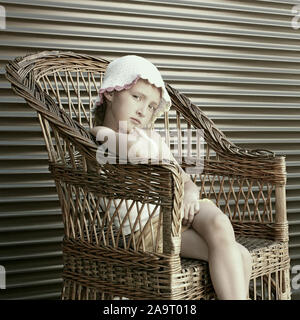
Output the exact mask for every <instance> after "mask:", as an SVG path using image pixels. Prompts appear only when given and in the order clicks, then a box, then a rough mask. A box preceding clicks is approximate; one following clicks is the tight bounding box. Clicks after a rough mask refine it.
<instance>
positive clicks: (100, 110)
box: [93, 98, 107, 127]
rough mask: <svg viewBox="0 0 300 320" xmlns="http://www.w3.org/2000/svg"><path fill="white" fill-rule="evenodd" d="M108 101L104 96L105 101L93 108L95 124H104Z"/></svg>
mask: <svg viewBox="0 0 300 320" xmlns="http://www.w3.org/2000/svg"><path fill="white" fill-rule="evenodd" d="M106 107H107V102H106V99H105V98H103V102H102V103H101V104H100V105H99V104H97V105H96V107H95V108H94V110H93V115H94V126H95V127H96V126H102V125H103V122H104V118H105V113H106Z"/></svg>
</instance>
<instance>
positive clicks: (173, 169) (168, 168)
mask: <svg viewBox="0 0 300 320" xmlns="http://www.w3.org/2000/svg"><path fill="white" fill-rule="evenodd" d="M77 146H78V143H77ZM92 152H93V151H92V150H88V154H91V153H92ZM90 160H91V159H90ZM49 169H50V171H51V173H52V175H53V177H54V179H55V180H56V181H57V182H59V181H63V182H64V183H67V184H70V185H71V184H74V183H75V184H76V187H80V188H82V189H83V190H85V192H87V193H88V194H90V195H93V197H94V203H99V201H100V198H103V197H105V198H109V199H121V200H123V199H124V200H136V201H139V202H141V203H149V204H154V205H159V206H161V212H162V223H163V226H164V227H163V237H162V241H163V253H164V254H169V255H170V254H171V255H173V254H179V252H180V240H181V237H180V236H181V205H182V199H183V191H184V188H183V179H182V176H181V171H180V168H179V166H178V164H176V163H175V162H169V163H163V164H145V163H143V164H132V163H127V164H110V163H106V164H102V165H99V164H98V163H97V161H96V155H95V156H94V159H93V161H90V162H89V165H88V168H87V170H82V169H80V168H78V170H76V169H75V168H73V167H71V166H70V168H67V167H66V165H65V164H58V163H50V164H49ZM75 179H76V182H75ZM99 181H101V183H99ZM97 206H98V205H97ZM97 206H96V207H97ZM87 219H90V220H91V221H92V219H91V217H88V218H87ZM92 223H93V222H92ZM87 224H89V223H88V222H87Z"/></svg>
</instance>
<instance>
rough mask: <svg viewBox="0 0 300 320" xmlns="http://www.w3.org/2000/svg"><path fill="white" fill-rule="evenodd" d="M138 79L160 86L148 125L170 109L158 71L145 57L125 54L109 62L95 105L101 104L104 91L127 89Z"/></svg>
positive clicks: (168, 98)
mask: <svg viewBox="0 0 300 320" xmlns="http://www.w3.org/2000/svg"><path fill="white" fill-rule="evenodd" d="M139 79H144V80H148V81H149V83H151V84H153V85H154V86H155V87H157V88H161V93H162V95H161V100H160V104H159V106H158V108H157V110H156V111H155V113H154V114H153V117H152V119H151V121H150V124H149V127H150V126H151V125H152V124H153V123H154V122H155V120H156V119H157V118H158V117H159V116H160V115H162V114H163V113H164V112H166V111H168V110H169V109H170V107H171V99H170V96H169V94H168V92H167V90H166V88H165V84H164V81H163V79H162V77H161V74H160V72H159V71H158V69H157V68H156V67H155V66H154V65H153V64H152V63H151V62H150V61H148V60H147V59H145V58H142V57H139V56H135V55H127V56H123V57H121V58H117V59H115V60H113V61H112V62H110V63H109V64H108V66H107V68H106V72H105V75H104V78H103V81H102V85H101V88H100V90H99V94H98V97H97V100H96V101H95V107H97V106H99V105H101V104H102V102H103V93H104V92H106V91H108V92H111V91H114V90H117V91H121V90H123V89H129V88H131V87H132V86H133V85H134V84H136V82H137V81H138V80H139Z"/></svg>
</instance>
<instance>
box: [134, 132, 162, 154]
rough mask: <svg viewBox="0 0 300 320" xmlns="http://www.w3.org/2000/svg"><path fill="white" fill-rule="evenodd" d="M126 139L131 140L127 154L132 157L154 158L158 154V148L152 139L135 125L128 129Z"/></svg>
mask: <svg viewBox="0 0 300 320" xmlns="http://www.w3.org/2000/svg"><path fill="white" fill-rule="evenodd" d="M128 141H133V144H132V145H131V146H130V148H129V150H128V156H129V157H130V158H132V159H134V158H135V157H137V158H147V159H149V158H150V159H156V158H157V156H158V148H157V145H156V143H155V142H154V140H152V139H151V138H150V137H148V135H147V134H146V133H145V132H144V131H143V130H142V129H139V128H137V127H135V128H134V129H133V130H131V131H130V133H129V137H128Z"/></svg>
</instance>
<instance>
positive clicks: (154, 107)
mask: <svg viewBox="0 0 300 320" xmlns="http://www.w3.org/2000/svg"><path fill="white" fill-rule="evenodd" d="M149 107H150V109H154V110H155V109H156V108H157V106H156V105H154V106H153V105H151V104H150V105H149Z"/></svg>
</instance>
